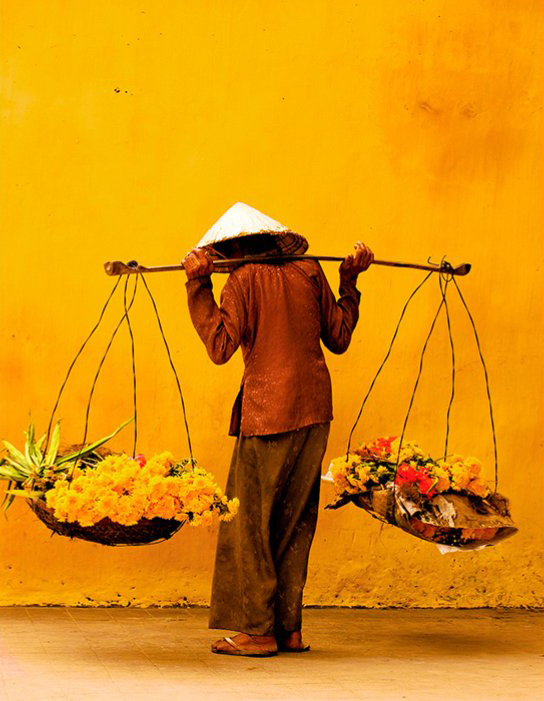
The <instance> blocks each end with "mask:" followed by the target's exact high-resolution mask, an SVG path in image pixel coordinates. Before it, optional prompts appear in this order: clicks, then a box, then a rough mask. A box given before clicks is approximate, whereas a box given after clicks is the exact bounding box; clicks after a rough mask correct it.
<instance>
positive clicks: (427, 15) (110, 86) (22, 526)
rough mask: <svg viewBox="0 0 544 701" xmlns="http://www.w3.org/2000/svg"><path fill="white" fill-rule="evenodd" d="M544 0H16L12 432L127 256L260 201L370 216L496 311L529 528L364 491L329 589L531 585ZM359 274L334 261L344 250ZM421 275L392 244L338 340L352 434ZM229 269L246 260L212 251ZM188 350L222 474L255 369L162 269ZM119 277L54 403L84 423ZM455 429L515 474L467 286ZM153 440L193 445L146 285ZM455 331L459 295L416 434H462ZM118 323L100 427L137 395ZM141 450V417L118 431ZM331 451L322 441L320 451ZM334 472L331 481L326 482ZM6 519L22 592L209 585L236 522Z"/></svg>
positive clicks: (165, 592) (380, 246)
mask: <svg viewBox="0 0 544 701" xmlns="http://www.w3.org/2000/svg"><path fill="white" fill-rule="evenodd" d="M542 25H543V12H542V6H541V3H539V2H536V1H532V0H518V1H517V2H515V3H512V2H509V1H507V0H478V1H477V2H474V1H473V0H461V1H460V2H451V1H449V0H448V1H444V0H427V1H425V2H424V1H423V0H421V1H417V0H414V2H398V1H397V0H382V2H374V1H371V0H359V1H358V2H333V1H332V0H312V2H307V1H306V0H301V1H298V2H285V1H283V0H280V1H278V0H274V2H271V1H270V0H258V1H256V0H255V1H250V2H242V1H241V0H226V1H225V2H211V1H209V0H202V1H201V2H189V1H187V0H185V1H183V2H173V1H168V0H166V1H162V2H151V1H150V0H140V1H138V2H136V0H124V1H121V2H106V1H105V0H96V1H95V2H93V3H65V2H60V0H50V2H47V3H44V2H37V1H36V0H27V1H26V2H24V3H21V2H14V1H12V0H5V2H4V3H3V20H2V24H1V26H2V31H3V42H2V46H3V51H2V81H3V95H2V134H3V140H2V151H3V154H2V155H3V167H2V178H3V181H2V212H3V255H2V259H1V262H0V265H1V274H0V285H1V294H2V300H3V301H2V307H1V316H2V318H1V328H0V332H1V334H2V340H1V342H0V358H1V364H2V372H3V386H2V407H1V429H0V434H1V435H2V436H3V437H6V438H8V439H9V440H11V441H12V442H14V443H16V444H18V445H20V444H21V442H22V440H23V429H24V427H25V426H26V424H27V421H28V417H29V412H31V413H32V416H33V418H34V420H35V422H36V423H37V425H38V427H40V428H41V429H45V426H46V423H47V419H48V416H49V411H50V410H51V407H52V404H53V401H54V397H55V393H56V391H57V390H58V387H59V386H60V383H61V380H62V377H63V374H64V372H65V370H66V368H67V366H68V363H69V362H70V360H71V359H72V357H73V355H74V353H75V351H76V350H77V348H78V346H79V344H80V343H81V341H82V339H83V338H84V337H85V335H86V334H87V333H88V331H89V330H90V328H91V326H92V325H93V323H94V321H95V320H96V318H97V315H98V312H99V310H100V307H101V305H102V303H103V301H104V299H105V297H106V295H107V294H108V293H109V290H110V289H111V286H112V280H111V279H110V278H108V277H106V275H104V273H103V271H102V263H103V262H104V261H105V260H108V259H122V260H129V259H133V258H135V259H137V260H139V261H141V262H144V263H147V264H160V263H175V262H176V261H178V260H179V259H181V257H182V256H183V255H184V254H185V253H186V252H187V250H189V249H190V248H191V246H192V245H194V244H195V243H196V241H198V239H199V238H200V237H201V235H202V234H203V232H204V231H205V230H206V229H207V228H208V227H209V226H210V225H211V224H212V223H213V221H214V220H215V219H216V218H217V217H218V216H219V215H220V214H221V213H222V212H223V211H224V210H226V209H227V208H228V207H229V206H230V205H231V204H232V203H234V202H236V201H238V200H241V201H243V202H247V203H249V204H252V205H254V206H256V207H258V208H259V209H262V210H263V211H265V212H266V213H268V214H270V215H271V216H273V217H275V218H277V219H279V220H280V221H282V222H284V223H286V224H288V225H289V226H291V227H292V228H294V229H296V230H298V231H300V232H302V233H303V234H305V235H306V236H307V237H308V239H309V240H310V242H311V248H310V250H311V251H313V252H315V253H323V254H336V255H344V254H345V253H347V252H349V251H350V249H351V247H352V245H353V243H354V242H355V241H356V240H357V239H362V240H364V241H366V242H367V243H368V244H369V245H370V246H371V247H372V248H373V249H374V250H375V253H376V256H377V257H380V258H393V259H400V260H414V261H426V260H427V258H428V257H429V256H430V257H431V258H432V260H434V261H438V260H440V258H441V257H442V256H443V255H447V256H448V257H449V259H450V260H451V261H453V262H455V263H458V262H463V261H469V262H471V263H472V264H473V272H472V273H471V274H470V275H469V276H468V277H467V278H465V279H463V280H462V282H461V285H462V290H463V292H464V294H465V296H466V299H467V301H468V303H469V305H470V307H471V309H472V311H473V315H474V318H475V320H476V323H477V325H478V328H479V331H480V335H481V340H482V346H483V351H484V354H485V356H486V359H487V363H488V369H489V375H490V380H491V389H492V393H493V394H492V396H493V400H494V407H495V414H496V423H497V433H498V449H499V457H500V473H499V489H500V491H502V492H503V493H504V494H506V495H507V496H509V497H510V499H511V505H512V510H513V514H514V517H515V518H516V520H517V523H518V525H519V528H520V531H519V534H518V535H517V536H516V537H515V538H512V539H511V540H509V541H506V542H504V543H503V544H501V545H499V546H497V547H495V548H489V549H486V550H484V551H481V552H476V553H464V554H455V555H446V556H443V555H441V554H440V553H439V552H438V550H437V549H436V548H435V547H434V546H433V545H430V544H428V543H424V542H422V541H419V540H416V539H414V538H412V537H410V536H408V535H406V534H404V533H401V532H398V531H397V530H395V529H393V528H391V527H383V528H382V526H381V525H380V524H379V523H378V522H377V521H375V520H373V519H372V518H370V517H369V516H368V515H366V514H364V513H363V512H360V511H357V510H356V509H355V508H354V507H353V508H352V507H349V508H346V509H344V510H342V511H338V512H326V511H322V512H321V516H320V522H319V527H318V531H317V534H316V539H315V546H314V549H313V552H312V558H311V564H310V576H309V583H308V587H307V597H306V602H307V603H310V604H327V605H329V604H337V605H361V606H375V607H380V606H428V607H440V606H454V607H455V606H461V607H476V606H536V605H541V604H542V602H543V598H544V596H543V595H544V584H543V581H542V572H543V571H544V570H543V567H542V564H543V563H542V550H543V548H542V533H543V529H542V526H543V516H542V514H543V510H542V487H543V473H542V458H543V451H542V418H543V392H542V389H543V382H542V380H543V377H542V374H543V369H544V362H543V360H544V358H543V344H542V337H541V335H542V320H543V319H542V317H543V309H542V300H543V284H542V262H543V251H542V231H541V224H542V205H541V201H542V198H541V194H542V184H543V177H542V134H543V131H542V128H541V127H542V104H543V101H542V85H543V76H542V66H543V65H544V62H543V61H542V59H543V56H542V46H543V45H544V44H543V42H542V36H543V31H542V30H543V26H542ZM324 265H325V266H326V272H327V275H328V276H329V279H330V282H331V284H332V285H333V287H334V288H336V287H337V270H336V264H324ZM421 278H422V274H421V273H419V272H414V271H399V270H392V269H386V268H377V267H375V268H372V269H371V270H370V271H369V272H367V273H365V274H364V275H363V276H362V277H361V279H360V289H361V291H362V300H361V317H360V322H359V325H358V328H357V330H356V332H355V335H354V338H353V342H352V345H351V347H350V348H349V350H348V352H347V353H346V354H345V355H343V356H338V357H337V356H332V355H331V354H327V359H328V363H329V367H330V370H331V374H332V378H333V386H334V406H335V421H334V424H333V427H332V432H331V438H330V443H329V448H328V452H327V456H326V458H327V460H329V459H330V458H332V457H334V456H336V455H339V454H340V453H341V451H343V450H344V449H345V446H346V439H347V433H348V430H349V427H350V425H351V423H352V422H353V420H354V418H355V415H356V413H357V410H358V407H359V404H360V402H361V399H362V396H363V394H364V392H365V391H366V388H367V387H368V384H369V382H370V380H371V378H372V375H373V373H374V371H375V369H376V368H377V365H378V364H379V362H380V361H381V359H382V357H383V355H384V353H385V350H386V348H387V344H388V341H389V338H390V335H391V334H392V332H393V329H394V326H395V323H396V320H397V317H398V315H399V313H400V310H401V307H402V305H403V303H404V301H405V299H406V297H407V296H408V294H409V293H410V292H411V290H412V289H413V288H414V287H415V285H416V284H417V283H418V282H419V281H420V280H421ZM214 281H215V288H216V291H217V292H219V290H220V288H221V285H222V284H223V279H221V277H220V276H216V277H215V278H214ZM149 283H150V285H151V287H152V290H153V292H154V294H155V296H156V299H157V302H158V305H159V308H160V310H161V312H162V316H163V323H164V327H165V330H166V333H167V335H168V337H169V339H170V343H171V346H172V349H173V355H174V360H175V362H176V364H177V365H178V367H179V369H180V372H181V380H182V384H183V388H184V391H185V394H186V401H187V406H188V411H189V420H190V425H191V428H192V433H193V442H194V446H195V451H196V454H197V457H198V458H199V459H200V460H201V462H202V463H203V464H204V465H205V466H206V467H207V468H208V469H210V470H212V471H213V472H214V473H215V474H216V475H217V477H218V478H219V480H220V481H221V482H222V483H224V481H225V478H226V471H227V466H228V462H229V455H230V451H231V449H232V445H233V439H231V438H229V437H228V436H227V435H226V433H227V426H228V420H229V416H230V408H231V403H232V400H233V399H234V396H235V395H236V392H237V388H238V384H239V379H240V375H241V371H242V365H241V359H240V357H236V358H234V359H233V360H231V361H230V362H229V363H228V364H227V365H225V366H221V367H217V366H213V365H212V364H211V362H210V361H209V359H208V357H207V356H206V353H205V350H204V348H203V346H202V345H201V343H200V340H199V339H198V337H197V335H196V332H195V331H194V329H193V328H192V326H191V324H190V320H189V316H188V312H187V306H186V295H185V289H184V276H183V274H181V273H180V274H176V273H168V274H166V273H165V274H163V275H157V276H156V277H153V278H152V279H151V278H150V279H149ZM438 301H439V289H438V285H437V282H436V281H435V280H433V281H432V283H429V284H428V286H427V287H426V288H424V289H423V290H422V291H421V292H420V294H419V296H418V297H417V298H416V300H415V301H414V303H413V307H412V308H411V310H410V312H409V314H408V317H407V319H406V322H405V325H404V326H403V327H402V329H401V332H400V336H399V339H398V343H397V346H396V347H395V350H394V352H393V355H392V357H391V360H390V363H389V365H388V366H387V368H386V370H385V371H384V373H383V375H382V377H381V378H380V381H379V383H378V385H377V387H376V390H375V394H374V395H373V398H372V399H371V401H370V402H369V404H368V406H367V409H366V413H365V414H364V415H363V418H362V421H361V423H360V426H359V428H358V431H357V437H358V439H361V440H368V439H371V438H373V437H375V436H377V435H383V434H394V433H399V431H400V428H401V426H402V421H403V418H404V414H405V412H406V408H407V404H408V400H409V397H410V393H411V390H412V387H413V383H414V381H415V376H416V372H417V366H418V363H419V353H420V350H421V347H422V344H423V341H424V339H425V336H426V334H427V331H428V328H429V325H430V321H431V318H432V315H433V313H434V311H435V308H436V306H437V304H438ZM120 313H121V301H120V299H118V300H117V307H116V308H115V310H114V311H112V312H111V313H108V315H107V316H106V319H105V328H104V329H103V331H102V332H101V333H99V334H98V335H97V338H95V339H93V342H92V344H91V345H90V347H89V349H88V353H86V355H85V356H84V357H83V358H82V361H81V363H80V364H79V365H78V366H77V369H76V371H75V372H74V375H73V377H72V380H71V384H69V385H68V388H67V391H66V395H65V398H64V399H63V401H62V403H61V405H60V410H59V416H60V417H61V418H62V420H63V423H62V430H63V435H64V438H65V440H66V441H68V442H76V441H78V440H80V439H81V436H82V431H83V420H84V410H85V402H86V399H87V396H88V393H89V389H90V385H91V380H92V375H93V373H94V370H95V369H96V364H97V362H98V359H99V357H100V355H101V352H102V350H103V347H104V344H105V343H106V341H107V333H108V331H109V332H111V330H112V328H113V325H114V324H115V322H116V319H117V318H118V317H119V314H120ZM451 315H452V324H453V331H454V335H455V341H456V345H455V352H456V356H457V366H458V369H457V390H456V398H455V403H454V407H453V412H452V431H451V444H450V445H451V447H452V448H453V449H454V450H455V451H457V452H460V453H464V454H469V455H476V456H479V457H480V458H481V459H482V460H483V461H484V464H485V470H486V475H487V476H488V477H489V478H490V479H492V477H493V475H492V472H493V469H492V468H493V465H492V455H493V453H492V442H491V434H490V429H489V417H488V413H487V405H486V398H485V385H484V380H483V374H482V370H481V367H480V364H479V360H478V355H477V350H476V346H475V343H474V339H473V336H472V330H471V327H470V324H469V322H468V320H467V318H466V315H465V314H464V310H463V308H462V306H461V304H460V302H459V300H458V299H457V298H455V295H452V298H451ZM133 324H134V330H135V334H136V363H137V368H138V393H139V412H140V442H139V449H140V450H141V451H142V452H145V453H153V452H154V451H162V450H165V449H169V450H171V451H173V452H174V453H175V454H177V455H179V456H184V455H186V453H187V448H186V442H185V437H184V429H183V425H182V420H181V414H180V410H179V403H178V399H177V395H176V391H175V385H174V381H173V378H172V376H171V374H170V370H169V366H168V362H167V359H166V356H165V354H164V351H163V348H162V347H161V342H160V338H159V336H158V333H157V328H156V325H155V321H154V319H153V317H152V314H151V307H150V304H149V301H148V300H147V299H146V298H145V297H144V296H143V295H142V296H138V297H137V299H136V302H135V307H134V314H133ZM450 373H451V369H450V355H449V346H448V340H447V336H446V332H445V320H444V318H441V319H440V321H439V324H438V328H437V331H436V335H435V336H434V337H433V339H432V341H431V342H430V345H429V348H428V353H427V356H426V361H425V367H424V373H423V378H422V381H421V384H420V387H419V390H418V395H417V401H416V404H415V408H414V411H413V415H412V418H411V420H410V423H409V426H408V436H409V437H411V438H413V439H417V440H419V441H420V442H421V443H422V444H424V445H425V446H427V447H428V448H429V450H431V451H433V452H435V453H438V452H439V451H440V449H441V446H442V442H443V437H444V428H445V412H446V406H447V401H448V397H449V391H450V387H449V382H450ZM131 392H132V390H131V378H130V357H129V344H128V336H127V334H126V330H123V331H122V333H120V334H119V337H118V339H117V342H116V344H115V345H114V346H113V348H112V352H111V356H110V357H109V358H108V360H107V362H106V364H105V366H104V371H103V376H102V377H101V380H100V382H99V384H98V388H97V391H96V393H95V397H94V403H93V408H92V411H91V417H90V436H91V437H98V436H100V435H102V434H105V433H108V432H109V431H110V430H111V429H113V428H114V427H115V426H116V425H117V424H119V423H120V422H121V421H122V420H123V419H125V418H127V417H128V416H130V415H131ZM114 445H115V447H117V448H124V449H127V450H128V449H129V448H130V446H131V436H130V431H127V430H125V432H124V433H123V434H121V435H120V436H119V437H118V439H116V441H115V443H114ZM324 467H326V466H324ZM331 496H332V494H331V488H330V487H329V486H327V485H324V487H323V493H322V504H323V505H324V504H325V503H326V502H327V501H328V500H329V499H330V498H331ZM0 524H1V525H0V527H1V529H2V538H1V548H2V556H1V565H2V569H3V574H2V579H1V589H0V603H2V604H71V605H73V604H84V605H85V604H89V605H97V604H106V603H112V602H113V603H119V604H123V605H128V604H132V605H139V606H148V605H154V604H158V605H161V604H176V603H183V602H191V603H199V604H203V603H206V602H207V601H208V596H209V585H210V577H211V568H212V563H213V551H214V543H215V538H216V531H215V529H214V528H211V529H209V530H206V529H203V530H198V529H194V530H193V529H190V528H185V529H182V531H181V532H180V533H179V534H178V535H176V536H175V537H174V538H173V539H172V540H171V541H169V542H166V543H163V544H159V545H154V546H149V547H142V548H117V549H109V548H106V547H101V546H99V545H94V544H90V543H84V542H76V541H74V542H70V541H69V540H67V539H62V538H59V537H56V536H55V537H50V533H49V532H48V531H47V529H46V528H45V527H44V526H43V525H42V524H41V523H40V522H38V521H37V520H36V519H35V518H34V516H33V515H32V513H31V512H30V511H29V509H28V508H27V507H26V505H25V504H23V503H20V504H15V505H14V506H13V508H12V509H11V511H10V512H9V516H8V519H7V520H6V519H4V518H3V517H1V518H0Z"/></svg>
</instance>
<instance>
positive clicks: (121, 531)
mask: <svg viewBox="0 0 544 701" xmlns="http://www.w3.org/2000/svg"><path fill="white" fill-rule="evenodd" d="M27 503H28V505H29V506H30V508H31V509H32V511H33V512H34V513H35V514H36V516H37V517H38V518H39V519H40V521H42V523H44V524H45V525H46V526H47V527H48V528H49V529H50V530H52V531H53V532H54V533H57V534H58V535H63V536H67V537H68V538H79V539H81V540H89V541H91V542H93V543H101V544H102V545H148V544H151V543H156V542H160V541H163V540H167V539H168V538H170V537H171V536H173V535H174V533H176V531H178V530H179V529H180V528H181V526H182V525H183V522H182V521H176V520H175V519H164V518H152V519H147V518H143V519H140V521H138V523H136V524H134V525H133V526H123V525H121V524H120V523H115V522H114V521H111V520H110V519H109V518H103V519H102V520H101V521H98V523H95V524H94V526H80V525H79V523H67V522H64V521H59V520H57V519H56V518H55V515H54V513H53V510H52V509H50V508H49V507H48V506H47V504H46V503H45V502H44V501H43V499H28V500H27Z"/></svg>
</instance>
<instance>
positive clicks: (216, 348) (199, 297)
mask: <svg viewBox="0 0 544 701" xmlns="http://www.w3.org/2000/svg"><path fill="white" fill-rule="evenodd" d="M185 286H186V289H187V299H188V304H189V314H190V315H191V320H192V322H193V325H194V327H195V329H196V331H197V333H198V335H199V336H200V338H201V339H202V342H203V343H204V345H205V346H206V350H207V351H208V355H209V356H210V358H211V359H212V361H213V362H214V363H216V364H217V365H222V364H223V363H226V362H227V360H228V359H229V358H230V357H231V356H232V354H233V353H234V351H235V350H236V349H237V348H238V346H239V345H240V341H241V339H242V336H243V333H244V329H245V327H246V320H247V307H246V304H245V301H244V296H243V294H242V290H241V288H240V285H239V283H238V281H236V280H235V278H234V276H233V275H232V274H231V275H229V278H228V280H227V282H226V283H225V286H224V288H223V290H222V292H221V298H220V304H219V306H217V304H216V302H215V299H214V296H213V286H212V281H211V278H210V277H200V278H194V279H192V280H187V282H186V283H185Z"/></svg>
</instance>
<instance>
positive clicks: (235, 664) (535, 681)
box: [0, 607, 544, 701]
mask: <svg viewBox="0 0 544 701" xmlns="http://www.w3.org/2000/svg"><path fill="white" fill-rule="evenodd" d="M0 619H1V621H2V626H1V640H2V656H1V659H2V662H1V664H2V668H1V669H2V685H3V689H2V690H3V694H2V699H4V700H5V701H99V700H100V701H120V700H121V699H122V700H123V701H124V700H127V701H129V700H130V701H183V700H184V699H195V700H196V699H204V700H205V701H208V700H209V701H221V700H222V699H225V700H227V699H228V700H229V701H230V699H237V700H240V699H241V700H244V701H245V700H246V699H247V700H249V699H251V700H252V701H259V699H263V700H265V699H274V700H277V701H282V700H284V699H297V700H300V701H306V700H308V701H310V700H312V701H313V700H314V699H315V700H316V701H319V700H324V699H331V700H332V699H334V701H343V700H344V699H345V700H347V699H365V700H368V701H385V700H387V701H401V700H403V699H406V701H426V700H428V699H429V700H430V699H432V700H433V701H436V700H437V699H439V700H440V701H458V700H461V699H467V701H468V700H469V699H470V701H487V699H504V701H514V700H515V701H537V700H538V701H542V699H543V698H544V654H543V653H544V649H543V647H544V646H543V635H542V633H543V614H542V613H538V612H528V611H517V610H513V611H512V610H510V611H501V610H487V609H486V610H464V611H459V610H444V609H442V610H350V609H327V610H307V611H306V612H305V634H306V638H307V641H308V642H310V643H311V645H312V651H311V652H309V653H305V654H302V655H293V654H283V655H279V656H278V657H272V658H266V659H256V658H244V657H240V658H234V657H224V656H220V655H213V654H211V653H210V652H209V644H210V642H211V641H212V640H214V639H215V638H216V637H218V635H217V634H215V632H214V631H210V630H207V627H206V625H207V611H206V610H202V609H130V608H129V609H126V608H125V609H117V608H112V609H85V608H37V607H28V608H3V609H0Z"/></svg>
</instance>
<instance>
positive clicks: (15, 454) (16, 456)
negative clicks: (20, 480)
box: [2, 441, 26, 465]
mask: <svg viewBox="0 0 544 701" xmlns="http://www.w3.org/2000/svg"><path fill="white" fill-rule="evenodd" d="M2 443H3V444H4V446H5V448H6V450H7V451H8V453H9V455H10V457H11V459H12V460H16V461H17V462H19V463H21V464H22V465H25V464H26V458H25V456H24V455H23V454H22V453H21V451H20V450H17V448H16V447H15V446H14V445H12V444H11V443H10V442H9V441H2Z"/></svg>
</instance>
